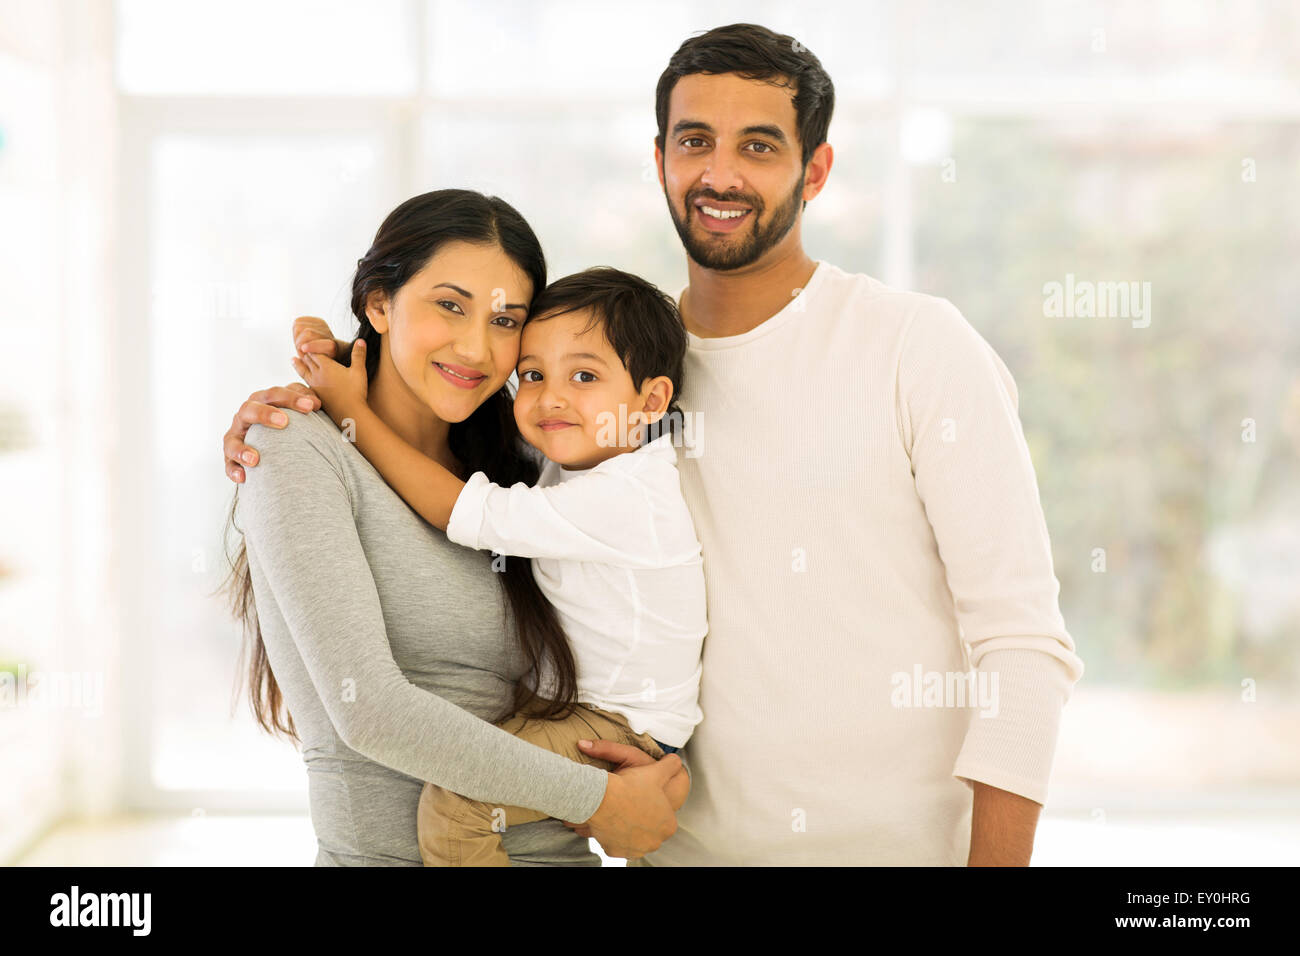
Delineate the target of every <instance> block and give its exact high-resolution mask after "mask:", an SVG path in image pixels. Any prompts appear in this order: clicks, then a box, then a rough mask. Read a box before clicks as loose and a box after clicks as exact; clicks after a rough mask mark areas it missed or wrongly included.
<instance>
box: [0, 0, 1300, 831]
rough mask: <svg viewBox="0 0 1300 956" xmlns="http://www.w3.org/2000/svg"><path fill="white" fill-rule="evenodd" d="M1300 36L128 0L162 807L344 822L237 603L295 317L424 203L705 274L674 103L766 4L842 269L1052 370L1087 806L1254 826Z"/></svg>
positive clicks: (1037, 392) (973, 13)
mask: <svg viewBox="0 0 1300 956" xmlns="http://www.w3.org/2000/svg"><path fill="white" fill-rule="evenodd" d="M1297 16H1298V15H1297V13H1296V11H1295V8H1294V7H1292V6H1288V5H1283V4H1270V3H1264V2H1260V3H1248V2H1244V3H1234V4H1221V3H1214V2H1208V0H1205V2H1200V0H1186V2H1170V3H1157V4H1150V3H1076V4H1041V3H1039V2H1036V0H1006V2H1001V3H998V4H994V5H985V4H981V5H970V4H964V3H958V2H950V3H949V2H937V0H927V2H919V3H917V2H914V3H906V4H905V3H898V4H894V3H886V2H883V0H878V2H846V3H843V4H835V3H801V4H790V3H787V2H749V3H746V4H743V5H731V4H716V5H707V4H705V5H701V4H698V3H692V2H686V0H678V2H664V3H655V4H628V5H625V6H622V5H611V4H606V3H595V2H576V0H574V2H566V0H549V2H547V3H544V4H541V3H526V2H515V3H509V2H506V3H477V2H469V0H464V2H452V0H430V2H421V0H407V2H402V0H388V2H378V3H367V4H365V5H364V6H363V5H359V4H347V3H320V2H312V3H307V2H302V3H290V2H276V3H269V2H259V3H226V4H222V5H212V6H210V7H203V6H195V5H192V4H185V5H181V4H172V3H165V2H144V0H121V2H119V3H118V5H117V21H116V24H117V27H116V28H117V46H116V55H117V69H116V75H117V81H118V84H119V92H120V105H121V124H122V125H121V141H122V143H123V149H122V152H121V155H120V162H119V167H120V169H119V175H120V178H121V200H122V203H123V211H122V215H121V217H120V218H121V236H120V242H121V244H122V248H123V249H128V250H132V251H133V252H134V253H138V255H133V256H132V257H130V258H129V260H128V264H127V267H125V268H124V269H123V271H122V274H121V276H120V281H121V283H122V289H121V301H122V309H121V310H120V311H121V322H123V323H124V324H126V325H127V327H128V329H129V333H128V334H129V338H130V341H132V342H134V343H135V347H134V348H133V349H132V350H131V351H130V352H129V354H128V355H127V356H126V364H125V365H124V367H123V368H122V369H121V370H120V373H121V375H122V378H121V380H120V381H118V382H117V383H116V386H117V387H118V388H120V389H121V390H123V395H124V396H125V398H124V400H123V404H122V409H123V412H122V414H123V422H122V427H123V430H124V433H126V434H129V435H131V436H133V437H132V441H133V447H134V449H135V453H136V454H140V455H142V456H143V457H142V462H143V463H142V464H141V466H140V468H139V472H138V476H137V479H138V480H136V481H134V482H133V483H132V484H131V486H130V487H129V488H126V489H124V494H125V496H126V508H125V510H124V511H123V513H122V515H121V520H120V523H119V524H118V526H117V532H118V534H119V535H120V538H121V548H122V549H123V560H124V562H125V566H127V567H130V568H131V569H133V570H132V573H131V574H130V575H129V576H128V577H127V578H126V580H128V582H129V583H128V585H127V586H128V588H129V591H128V595H127V603H126V606H125V611H124V627H123V633H124V635H125V637H124V639H125V640H128V641H129V642H130V646H129V647H128V651H129V667H130V668H131V669H132V673H133V674H136V675H138V676H139V678H140V680H139V683H138V684H137V685H136V686H138V687H139V688H141V692H140V693H139V694H138V695H135V697H134V698H133V700H132V707H133V710H132V711H131V712H130V713H129V714H128V721H127V726H126V733H127V735H128V737H129V739H130V740H131V741H132V742H133V743H132V751H131V752H132V754H133V755H134V757H133V759H134V760H135V761H136V764H135V771H136V773H134V774H133V776H132V779H133V780H135V781H136V782H137V785H136V788H135V799H136V800H137V802H139V803H141V804H146V805H147V804H152V805H170V806H179V807H196V806H206V807H218V806H223V805H229V806H248V805H259V806H260V805H271V804H274V803H276V802H277V801H278V802H279V803H280V804H282V805H294V806H304V805H305V803H304V797H303V789H304V786H305V780H304V777H305V775H304V774H303V773H302V771H301V765H300V763H299V761H298V757H297V755H296V754H295V753H294V752H293V750H292V748H290V747H289V746H287V745H286V744H283V743H279V742H274V741H271V740H270V739H269V738H266V737H265V736H264V735H261V734H260V733H259V732H256V731H254V729H253V725H252V723H251V720H250V719H249V717H248V716H247V712H246V709H245V707H244V705H243V703H242V702H241V704H240V705H239V707H238V709H236V710H235V711H234V713H233V714H232V713H231V706H230V704H231V701H230V690H231V683H232V681H233V679H234V663H235V654H236V649H237V634H236V631H235V627H234V624H233V623H232V622H231V621H230V619H229V617H228V615H226V614H225V613H224V610H223V609H222V606H221V603H220V601H219V599H217V598H215V597H214V596H213V595H212V592H213V590H214V589H215V588H216V587H217V586H218V584H219V583H220V580H221V577H222V575H223V572H224V564H223V559H222V557H221V550H220V549H221V537H220V535H221V529H222V525H223V522H224V518H225V514H226V511H227V509H228V507H229V503H230V499H231V496H232V493H233V486H232V485H231V484H230V483H229V482H228V481H226V480H225V479H224V477H223V476H222V474H221V472H220V471H219V470H218V456H217V445H218V440H217V439H218V436H219V435H220V434H221V432H222V431H224V430H225V428H226V426H227V423H228V421H229V418H230V415H231V413H232V412H233V410H234V408H235V406H236V405H237V404H238V403H239V402H240V401H241V400H242V399H243V397H244V396H245V395H247V394H248V392H250V391H252V390H253V389H255V388H258V387H262V386H265V385H268V384H272V383H277V382H287V381H290V380H292V378H293V375H292V371H291V369H290V366H289V363H288V357H289V354H290V344H289V337H288V328H289V323H290V321H291V320H292V318H293V317H294V316H296V315H299V314H305V313H315V314H320V315H324V316H326V317H327V318H329V320H330V321H331V322H332V323H333V324H334V327H335V331H336V333H338V334H340V335H344V334H346V333H348V332H349V331H350V330H351V328H352V325H351V321H350V316H349V314H348V307H347V300H348V289H349V281H350V268H351V267H352V266H353V265H354V264H355V261H356V259H357V258H358V257H359V256H360V255H361V254H362V253H363V252H364V251H365V249H366V247H367V246H368V244H369V240H370V238H371V236H372V235H373V233H374V230H375V228H376V227H377V225H378V223H379V222H380V220H381V219H382V217H383V215H384V214H385V213H386V212H387V211H388V210H389V209H390V208H391V207H392V206H394V205H395V204H396V203H397V202H399V201H401V200H402V199H404V198H406V197H407V196H409V195H412V194H415V193H417V192H421V191H424V190H427V189H432V188H438V187H444V186H468V187H471V188H477V189H482V190H485V191H490V192H495V193H497V194H500V195H502V196H503V197H504V198H506V199H507V200H509V201H510V202H512V203H514V204H515V205H516V206H517V207H518V208H519V209H520V210H521V211H522V212H523V213H524V215H525V216H527V217H528V219H529V221H530V222H531V223H532V224H533V225H534V227H535V228H536V229H537V231H538V233H539V235H540V236H541V238H542V241H543V243H544V245H545V248H546V250H547V254H548V258H549V261H550V263H551V266H552V271H553V274H554V275H555V276H559V275H563V274H565V273H567V272H570V271H573V270H576V269H579V268H583V267H586V266H589V265H594V264H599V263H604V264H610V265H615V266H619V267H622V268H626V269H629V270H631V271H634V272H638V273H641V274H643V275H645V276H646V277H647V278H649V279H651V280H653V281H655V282H656V283H658V284H660V285H661V286H663V287H664V288H669V289H676V288H677V287H679V286H680V285H681V284H682V283H683V282H684V281H685V263H684V257H683V254H682V251H681V248H680V246H679V245H678V243H677V240H676V235H675V233H674V232H673V229H672V227H671V224H670V222H669V219H668V217H667V215H666V212H665V208H664V200H663V196H662V193H661V191H660V189H659V186H658V183H657V180H656V177H655V171H654V168H653V164H652V160H651V151H652V145H651V144H652V138H653V136H654V133H655V127H654V112H653V94H654V86H655V82H656V81H657V79H658V76H659V73H660V71H661V70H662V69H663V66H664V65H665V64H666V62H667V59H668V57H669V56H670V54H671V53H672V51H673V50H674V49H675V48H676V47H677V45H678V44H679V43H680V42H681V41H682V40H683V39H684V38H685V37H687V36H689V35H690V34H691V33H692V32H694V31H697V30H702V29H707V28H709V27H713V26H716V25H719V24H721V23H725V22H731V21H733V20H746V21H752V22H759V23H764V24H767V25H769V26H771V27H773V28H776V29H779V30H782V31H785V32H789V33H791V34H793V35H795V36H796V37H799V38H800V39H801V40H802V41H803V42H805V43H806V44H807V45H808V46H809V47H810V48H811V49H812V50H813V51H815V52H816V53H817V54H818V56H819V57H820V58H821V60H822V62H823V63H824V64H825V66H826V67H827V69H828V70H829V72H830V73H831V75H832V77H833V78H834V80H835V81H836V85H837V94H838V96H837V103H836V113H835V119H834V121H833V123H832V126H831V135H830V138H831V142H832V144H833V146H834V147H835V165H834V170H833V173H832V178H831V183H830V185H829V186H828V188H827V190H826V191H825V192H824V193H823V194H822V196H821V197H819V198H818V200H816V201H815V202H814V203H812V204H810V206H809V208H808V212H807V217H806V224H805V227H804V235H805V241H806V243H807V245H808V247H809V249H810V251H811V253H812V254H813V255H815V256H817V257H818V258H824V259H828V260H831V261H833V262H835V263H837V264H838V265H840V266H842V267H844V268H845V269H848V270H850V271H859V272H866V273H870V274H873V275H875V276H877V277H879V278H882V279H883V280H885V281H886V282H890V283H892V284H897V285H904V286H910V287H913V288H916V289H919V290H921V291H925V292H930V293H933V294H937V295H942V296H945V297H947V298H949V299H951V300H952V301H953V302H954V303H955V304H956V305H957V306H958V307H959V308H960V309H961V310H962V311H963V312H964V314H965V315H966V316H967V317H968V318H969V319H970V320H971V322H972V323H973V324H974V325H975V326H976V328H978V329H979V330H980V332H981V333H982V334H983V335H984V336H985V338H987V339H988V340H989V341H990V342H991V343H992V344H993V346H994V347H995V348H996V349H997V350H998V351H999V353H1000V354H1001V355H1002V356H1003V358H1004V359H1005V360H1006V362H1007V364H1008V366H1009V367H1010V369H1011V371H1012V372H1013V374H1014V375H1015V376H1016V380H1017V382H1018V385H1019V390H1020V413H1021V417H1022V419H1023V421H1024V425H1025V432H1026V436H1027V438H1028V440H1029V444H1030V447H1031V451H1032V453H1033V456H1034V461H1035V466H1036V469H1037V472H1038V477H1039V482H1040V486H1041V490H1042V498H1043V505H1044V510H1045V512H1046V515H1047V519H1048V523H1049V529H1050V531H1051V535H1052V542H1053V546H1054V553H1055V559H1056V569H1057V575H1058V577H1059V578H1060V579H1061V583H1062V609H1063V611H1064V614H1065V618H1066V622H1067V625H1068V626H1069V628H1070V630H1071V632H1072V634H1073V635H1074V636H1075V638H1076V640H1077V642H1078V644H1079V648H1080V652H1081V654H1082V656H1083V658H1084V660H1085V662H1086V664H1087V667H1088V673H1087V676H1086V677H1085V680H1084V683H1083V684H1081V685H1080V687H1079V688H1078V689H1077V691H1076V693H1075V698H1074V700H1073V701H1072V702H1071V704H1070V706H1069V708H1068V709H1067V717H1066V727H1065V732H1064V734H1063V737H1062V745H1061V750H1060V753H1059V756H1058V763H1057V772H1056V777H1055V789H1054V791H1053V794H1054V796H1053V802H1054V803H1055V804H1057V805H1059V806H1075V807H1077V808H1079V809H1080V810H1082V811H1086V810H1087V809H1088V808H1093V807H1098V806H1103V807H1120V806H1127V805H1134V804H1139V803H1141V802H1142V800H1144V799H1146V800H1150V801H1152V802H1155V801H1156V800H1158V799H1165V797H1162V796H1160V795H1161V794H1164V795H1167V799H1168V800H1172V801H1174V802H1178V801H1183V802H1184V803H1189V802H1194V801H1198V800H1199V801H1204V800H1207V799H1209V800H1212V799H1217V796H1216V795H1218V796H1222V798H1223V800H1224V801H1225V803H1226V804H1227V805H1231V806H1240V805H1243V804H1242V803H1241V800H1240V799H1239V797H1240V795H1241V794H1242V793H1246V792H1249V793H1252V794H1254V793H1258V792H1261V791H1262V789H1263V790H1269V792H1274V791H1281V790H1288V789H1289V790H1290V791H1294V790H1295V789H1296V788H1298V787H1300V765H1298V764H1297V759H1298V758H1297V756H1296V753H1295V749H1294V747H1293V746H1287V744H1286V740H1287V739H1288V738H1287V736H1286V735H1287V733H1288V728H1294V727H1295V726H1296V725H1297V723H1300V719H1298V718H1300V714H1298V713H1297V712H1296V708H1295V705H1294V704H1288V703H1285V702H1284V701H1286V700H1288V699H1289V700H1292V701H1294V699H1295V696H1294V693H1292V694H1291V696H1290V697H1289V698H1288V697H1287V690H1286V688H1288V687H1292V688H1293V687H1294V685H1295V683H1296V682H1297V680H1300V652H1298V651H1297V647H1296V644H1295V642H1294V641H1292V640H1288V638H1289V637H1291V636H1293V635H1294V634H1295V633H1296V628H1297V625H1298V624H1300V598H1298V597H1297V594H1298V592H1297V591H1296V589H1295V586H1294V582H1295V581H1296V580H1297V569H1298V568H1300V483H1297V482H1296V480H1295V467H1294V462H1295V456H1296V453H1297V448H1298V447H1300V378H1298V377H1297V372H1296V369H1297V368H1300V322H1296V321H1295V320H1296V319H1297V318H1300V315H1298V314H1297V307H1296V305H1295V303H1296V302H1300V272H1297V270H1296V269H1295V268H1294V263H1295V262H1296V261H1300V233H1297V231H1296V228H1295V225H1294V224H1295V223H1296V222H1298V221H1300V185H1298V184H1297V180H1296V178H1295V170H1296V169H1297V168H1300V126H1298V125H1297V121H1298V120H1300V95H1297V93H1296V89H1297V82H1296V81H1297V79H1300V25H1298V20H1297ZM253 22H256V23H257V25H258V28H257V29H256V30H250V29H248V24H250V23H253ZM0 69H3V61H2V60H0ZM19 79H21V78H19ZM9 88H10V86H9V81H8V80H7V79H6V80H5V81H4V82H0V89H5V90H7V89H9ZM35 92H36V94H37V95H39V94H40V91H39V90H37V91H35ZM3 156H4V153H2V152H0V158H2V157H3ZM39 162H40V161H39V158H37V159H33V160H31V163H32V166H31V169H36V168H38V166H39ZM31 175H32V176H35V177H36V178H37V179H39V174H38V173H35V172H32V173H31ZM5 185H6V181H5V180H0V188H4V187H5ZM6 235H7V234H6ZM41 241H43V237H42V234H40V233H39V232H38V233H37V234H36V236H35V238H34V239H33V240H32V243H31V244H28V245H27V246H26V247H25V248H24V250H23V251H24V253H25V254H26V255H28V256H30V257H31V258H33V259H37V258H39V256H38V251H37V250H38V247H39V243H40V242H41ZM10 261H11V260H10V258H9V257H8V256H2V257H0V263H8V262H10ZM22 268H23V269H27V268H28V267H26V266H24V267H22ZM34 268H35V269H36V270H37V271H38V269H39V264H36V266H35V267H34ZM26 274H27V276H29V277H30V276H31V275H34V274H36V272H33V271H30V270H29V271H27V273H26ZM1067 276H1068V277H1072V278H1070V279H1068V280H1067ZM1121 280H1122V281H1124V282H1135V283H1137V284H1138V285H1137V288H1138V289H1142V288H1143V286H1142V284H1143V283H1149V288H1150V290H1151V291H1150V298H1149V299H1148V300H1146V303H1147V305H1148V306H1149V311H1148V313H1147V315H1146V316H1145V317H1144V316H1141V315H1138V314H1131V315H1124V316H1106V317H1085V316H1082V315H1073V316H1065V315H1059V316H1058V315H1054V314H1052V311H1051V308H1050V306H1049V304H1048V303H1047V302H1046V298H1047V296H1046V294H1045V291H1044V290H1045V286H1047V285H1048V284H1049V283H1052V282H1060V283H1062V284H1064V283H1066V282H1067V281H1070V282H1094V283H1095V282H1108V281H1121ZM6 287H8V288H12V286H6ZM1130 307H1136V304H1135V303H1130ZM1148 318H1149V322H1145V319H1148ZM1144 322H1145V324H1144ZM9 467H15V466H14V465H12V464H11V465H10V466H9ZM23 467H27V468H28V469H29V471H30V474H28V476H27V477H26V478H23V479H22V480H26V481H30V482H39V481H40V480H42V479H41V477H40V474H39V466H38V465H36V464H31V465H27V466H23ZM31 469H37V470H36V471H31ZM0 558H3V555H0ZM0 593H3V592H0ZM1252 695H1253V696H1252ZM1116 715H1122V719H1120V718H1118V717H1117V716H1116ZM1117 721H1118V723H1117ZM1143 794H1146V795H1147V796H1145V797H1143V796H1142V795H1143Z"/></svg>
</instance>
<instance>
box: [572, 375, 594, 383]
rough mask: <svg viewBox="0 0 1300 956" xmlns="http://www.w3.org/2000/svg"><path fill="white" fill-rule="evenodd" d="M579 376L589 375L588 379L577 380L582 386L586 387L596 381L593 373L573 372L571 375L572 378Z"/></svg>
mask: <svg viewBox="0 0 1300 956" xmlns="http://www.w3.org/2000/svg"><path fill="white" fill-rule="evenodd" d="M579 375H590V376H591V378H590V379H578V380H579V381H580V382H582V383H583V384H584V385H587V384H590V383H591V382H594V381H596V375H595V373H594V372H574V373H573V376H574V378H577V377H578V376H579Z"/></svg>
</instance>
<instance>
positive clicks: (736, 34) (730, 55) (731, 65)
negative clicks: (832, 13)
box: [655, 23, 835, 166]
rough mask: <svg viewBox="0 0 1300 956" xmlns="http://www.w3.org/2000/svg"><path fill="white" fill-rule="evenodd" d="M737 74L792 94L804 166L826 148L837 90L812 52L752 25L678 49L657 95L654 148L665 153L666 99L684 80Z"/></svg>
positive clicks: (702, 37)
mask: <svg viewBox="0 0 1300 956" xmlns="http://www.w3.org/2000/svg"><path fill="white" fill-rule="evenodd" d="M695 73H736V74H738V75H740V76H742V77H744V78H745V79H747V80H770V81H773V82H779V83H780V84H781V85H785V86H790V87H792V88H793V89H794V112H795V121H796V123H797V124H798V127H799V145H800V147H801V148H802V150H803V165H805V166H807V165H808V160H809V159H811V158H812V154H813V150H815V149H816V148H817V147H818V146H820V145H821V144H822V143H824V142H826V131H827V130H828V129H830V125H831V113H832V112H833V111H834V109H835V86H834V84H832V83H831V78H830V76H828V75H827V73H826V71H825V70H824V69H822V65H821V62H820V61H819V60H818V59H817V57H815V56H813V54H812V51H811V50H809V49H808V48H807V47H805V46H803V45H802V44H800V43H799V41H798V40H796V39H795V38H794V37H791V36H786V35H785V34H783V33H774V32H772V31H771V30H769V29H768V28H767V27H761V26H758V25H757V24H754V23H733V24H731V25H730V26H725V27H717V28H716V29H713V30H710V31H708V32H707V33H704V34H701V35H700V36H693V37H691V38H690V39H689V40H687V41H686V42H685V43H683V44H682V45H681V46H679V47H678V48H677V52H676V53H674V54H673V56H672V59H671V60H669V61H668V69H666V70H664V72H663V75H662V76H660V77H659V86H658V87H657V88H656V89H655V120H656V121H657V123H658V126H659V133H658V136H656V137H655V142H656V143H657V144H658V146H659V148H660V149H661V150H662V149H664V144H665V141H666V138H667V135H668V99H669V97H670V96H671V95H672V92H673V87H674V86H676V85H677V81H678V80H680V79H681V78H682V77H683V76H691V75H692V74H695Z"/></svg>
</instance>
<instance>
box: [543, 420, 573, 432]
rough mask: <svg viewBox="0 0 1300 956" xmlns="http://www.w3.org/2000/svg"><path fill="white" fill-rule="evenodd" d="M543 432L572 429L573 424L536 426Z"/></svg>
mask: <svg viewBox="0 0 1300 956" xmlns="http://www.w3.org/2000/svg"><path fill="white" fill-rule="evenodd" d="M537 427H538V428H540V429H541V430H542V431H544V432H555V431H559V430H560V429H561V428H573V427H574V425H573V422H541V423H539V424H538V426H537Z"/></svg>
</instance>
